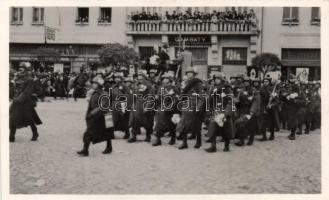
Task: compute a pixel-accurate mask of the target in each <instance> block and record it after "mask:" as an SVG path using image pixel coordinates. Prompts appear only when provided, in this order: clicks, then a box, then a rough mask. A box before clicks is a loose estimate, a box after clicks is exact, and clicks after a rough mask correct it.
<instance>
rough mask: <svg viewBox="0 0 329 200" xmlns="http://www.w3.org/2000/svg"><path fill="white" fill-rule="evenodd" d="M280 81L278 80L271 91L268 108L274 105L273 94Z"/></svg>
mask: <svg viewBox="0 0 329 200" xmlns="http://www.w3.org/2000/svg"><path fill="white" fill-rule="evenodd" d="M279 83H280V81H277V82H276V83H275V85H274V87H273V90H272V92H271V96H270V99H269V100H268V104H267V106H266V107H267V108H271V107H272V101H273V98H274V97H273V94H274V93H275V90H276V87H277V86H278V84H279Z"/></svg>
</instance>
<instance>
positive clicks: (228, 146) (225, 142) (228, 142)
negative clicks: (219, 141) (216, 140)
mask: <svg viewBox="0 0 329 200" xmlns="http://www.w3.org/2000/svg"><path fill="white" fill-rule="evenodd" d="M223 151H224V152H228V151H230V140H229V139H225V140H224V150H223Z"/></svg>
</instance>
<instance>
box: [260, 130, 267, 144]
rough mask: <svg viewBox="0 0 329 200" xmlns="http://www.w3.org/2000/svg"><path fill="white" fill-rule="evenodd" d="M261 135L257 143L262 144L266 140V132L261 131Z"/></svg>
mask: <svg viewBox="0 0 329 200" xmlns="http://www.w3.org/2000/svg"><path fill="white" fill-rule="evenodd" d="M262 135H263V137H262V138H261V139H259V141H261V142H264V141H266V140H267V135H266V130H263V133H262Z"/></svg>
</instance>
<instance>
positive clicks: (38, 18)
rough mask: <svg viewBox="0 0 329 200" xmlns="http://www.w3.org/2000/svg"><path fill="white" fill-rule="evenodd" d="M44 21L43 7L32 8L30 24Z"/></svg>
mask: <svg viewBox="0 0 329 200" xmlns="http://www.w3.org/2000/svg"><path fill="white" fill-rule="evenodd" d="M43 23H44V8H37V7H34V8H33V15H32V24H34V25H39V24H41V25H42V24H43Z"/></svg>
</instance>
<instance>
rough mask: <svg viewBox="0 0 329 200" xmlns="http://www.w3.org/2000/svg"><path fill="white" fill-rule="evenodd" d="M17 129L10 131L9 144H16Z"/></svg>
mask: <svg viewBox="0 0 329 200" xmlns="http://www.w3.org/2000/svg"><path fill="white" fill-rule="evenodd" d="M15 134H16V128H13V129H10V134H9V142H15Z"/></svg>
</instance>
